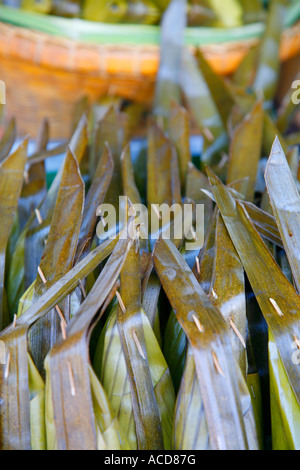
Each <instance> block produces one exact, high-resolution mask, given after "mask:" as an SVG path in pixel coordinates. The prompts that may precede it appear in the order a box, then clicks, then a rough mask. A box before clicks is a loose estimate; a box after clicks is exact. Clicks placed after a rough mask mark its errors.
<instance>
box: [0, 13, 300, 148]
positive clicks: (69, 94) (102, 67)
mask: <svg viewBox="0 0 300 470" xmlns="http://www.w3.org/2000/svg"><path fill="white" fill-rule="evenodd" d="M257 41H258V40H256V39H253V40H246V41H241V42H230V43H224V44H210V45H206V46H203V47H202V50H203V52H204V55H205V57H206V58H207V59H208V61H209V62H210V64H211V65H212V66H213V68H214V69H215V70H216V71H217V72H218V73H219V74H222V75H228V74H230V73H232V72H233V71H234V70H236V68H237V67H238V65H239V64H240V62H241V60H242V59H243V58H244V57H245V55H246V54H247V52H248V51H249V49H250V48H251V47H253V45H255V44H256V43H257ZM299 52H300V22H299V23H297V24H296V25H294V26H293V27H292V28H290V29H288V30H286V31H285V32H284V34H283V38H282V42H281V48H280V58H281V60H282V61H286V60H287V59H289V58H291V57H294V56H295V55H297V54H298V53H299ZM158 66H159V47H157V46H131V47H129V46H126V45H123V46H119V45H118V46H116V45H113V46H109V45H95V44H86V43H80V42H78V41H75V40H69V39H65V38H60V37H55V36H51V35H48V34H44V33H40V32H36V31H32V30H28V29H25V28H21V27H16V26H12V25H8V24H5V23H0V79H1V80H4V81H5V84H6V101H7V112H8V114H9V115H15V116H17V121H18V129H19V132H20V133H21V134H27V133H29V134H31V135H35V134H36V132H37V128H38V124H39V123H40V122H41V119H43V118H44V117H47V118H49V119H50V122H51V137H52V138H54V139H60V138H65V137H67V136H68V135H69V131H70V121H71V114H72V109H73V105H74V102H75V101H76V100H78V99H79V98H80V97H81V96H83V95H87V96H88V97H89V99H90V100H91V101H93V100H95V99H97V98H98V97H99V96H102V95H106V94H108V95H119V96H122V97H124V98H127V99H134V100H135V101H137V102H142V103H150V102H151V100H152V97H153V90H154V85H155V78H156V73H157V70H158Z"/></svg>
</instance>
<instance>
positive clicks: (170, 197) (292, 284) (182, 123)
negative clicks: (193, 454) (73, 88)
mask: <svg viewBox="0 0 300 470" xmlns="http://www.w3.org/2000/svg"><path fill="white" fill-rule="evenodd" d="M280 16H281V10H280V8H279V4H278V3H277V2H275V7H274V8H273V10H272V17H270V20H269V22H268V25H267V29H266V32H265V36H264V38H263V39H262V42H261V44H260V46H259V47H256V48H254V49H253V50H251V52H250V54H249V55H248V56H247V57H246V58H245V60H244V61H243V62H242V63H241V65H240V67H239V69H238V70H237V72H236V73H235V74H234V76H232V77H230V78H227V79H226V80H225V79H223V78H221V77H219V76H217V75H216V74H215V73H214V72H213V70H212V69H211V68H210V66H209V65H208V63H207V62H206V61H205V58H204V57H203V56H202V55H201V53H200V52H199V51H198V52H197V53H196V56H192V55H191V54H190V52H188V51H186V50H183V51H181V53H182V61H181V65H180V67H179V69H180V70H179V72H180V77H181V78H180V80H179V81H177V80H174V82H173V83H171V82H172V80H171V82H164V80H163V79H161V78H159V80H158V85H157V90H156V96H155V103H154V107H153V113H149V112H147V110H145V109H143V107H142V106H140V105H136V104H134V103H128V102H127V103H124V102H123V101H122V100H120V99H112V98H111V99H102V100H101V101H100V102H99V103H97V104H95V105H94V106H93V107H92V108H89V109H88V108H87V104H86V100H84V99H82V100H80V102H78V103H77V105H76V108H75V110H74V123H73V129H72V136H71V138H70V140H68V142H67V143H63V144H61V145H60V146H59V147H56V148H55V149H54V150H52V151H50V150H48V149H47V142H48V139H49V126H48V123H47V121H45V122H43V123H42V124H41V127H40V131H39V134H38V136H37V138H36V150H35V152H34V154H31V155H30V156H29V157H28V156H27V144H28V140H27V139H25V140H24V141H23V142H22V143H21V144H20V145H19V146H18V147H17V149H16V150H14V151H13V152H11V148H12V145H13V143H14V141H15V134H16V127H15V122H14V120H12V121H10V122H9V123H8V124H7V127H6V129H5V132H4V134H3V137H2V140H1V142H0V155H1V166H0V192H1V203H0V220H1V236H0V247H1V263H0V276H1V279H0V295H1V298H0V301H1V302H0V308H1V317H0V318H1V334H0V339H1V341H2V343H1V347H2V346H3V343H4V345H5V361H3V362H5V364H3V365H1V366H0V397H1V401H0V445H1V448H2V449H113V450H118V449H119V450H120V449H150V450H155V449H166V450H169V449H175V450H183V449H185V450H187V449H263V448H267V449H269V448H271V447H272V448H273V449H299V448H300V406H299V405H300V366H299V359H300V358H299V355H298V349H299V348H300V298H299V295H298V292H299V289H300V264H299V260H300V256H299V253H300V238H299V236H300V198H299V193H298V190H299V171H298V168H299V150H298V146H297V144H299V142H300V138H299V130H297V129H298V128H297V125H296V120H295V116H296V114H297V110H299V107H298V108H297V106H295V105H294V104H293V103H292V100H291V93H292V92H294V91H295V90H291V92H289V94H288V96H286V97H285V99H284V100H283V101H282V102H281V103H277V104H276V106H275V103H274V96H275V93H276V90H277V86H278V85H277V84H278V73H279V59H278V44H279V38H280V33H281V31H280V29H279V28H278V24H279V23H280ZM169 65H170V64H169ZM162 66H163V54H162ZM266 70H267V73H265V72H266ZM160 77H161V76H160ZM174 97H176V99H177V101H175V100H174ZM162 98H163V99H162ZM179 100H181V101H179ZM157 110H161V112H159V111H157ZM188 110H189V111H188ZM150 114H151V115H150ZM191 122H193V126H194V127H193V128H195V129H196V131H197V132H198V133H199V134H201V135H202V137H203V141H204V147H203V151H202V152H201V155H200V158H194V159H192V158H191V155H190V146H189V143H190V142H189V140H190V132H191V129H192V127H191ZM137 129H138V132H139V135H141V133H142V134H143V133H144V134H143V135H145V136H146V145H145V148H144V149H143V151H141V152H140V154H139V156H138V157H137V158H136V159H135V160H134V163H133V160H132V158H131V153H130V146H129V145H128V142H129V141H130V140H131V139H132V138H133V137H135V136H136V135H137ZM62 150H64V151H65V158H64V160H63V163H62V166H61V168H60V169H59V171H58V173H57V175H56V176H55V178H54V180H53V182H52V184H51V185H50V187H48V189H47V185H46V175H45V159H46V158H51V155H54V154H59V153H60V152H61V151H62ZM269 155H270V156H269ZM268 156H269V159H268V162H267V165H266V169H265V173H264V167H263V162H264V161H266V159H267V157H268ZM264 159H265V160H264ZM259 169H260V170H259ZM257 174H262V175H263V174H264V178H261V179H262V181H260V183H259V184H257ZM264 181H265V184H264ZM48 186H49V184H48ZM120 195H125V196H128V199H129V200H130V202H128V207H127V208H128V212H129V216H128V225H127V227H124V229H123V230H127V229H128V232H129V233H128V234H127V232H126V236H125V237H124V236H122V237H121V236H120V235H117V236H116V237H115V238H113V239H110V238H108V239H106V240H102V241H100V240H99V237H97V236H96V234H95V231H96V226H97V224H98V223H99V220H100V219H99V214H98V215H97V212H96V210H97V207H98V206H99V205H100V204H101V203H103V202H106V203H111V204H114V205H115V207H117V205H118V200H119V196H120ZM140 202H142V203H144V204H147V205H148V206H149V207H150V205H151V204H162V203H167V204H170V205H171V204H173V203H179V204H183V203H184V202H193V203H195V204H204V205H205V242H204V245H203V247H202V249H201V250H200V252H196V253H193V252H192V253H191V252H187V251H186V250H185V240H173V241H172V240H165V239H163V237H158V238H157V240H156V243H155V240H154V242H152V243H149V242H148V241H147V240H140V239H139V234H140V233H141V230H142V227H141V226H140V227H138V226H137V225H136V223H135V214H134V211H132V210H130V209H131V208H132V207H131V206H130V203H131V204H137V203H140ZM127 208H125V209H123V210H127ZM100 223H101V221H100ZM161 230H162V231H163V227H162V228H161Z"/></svg>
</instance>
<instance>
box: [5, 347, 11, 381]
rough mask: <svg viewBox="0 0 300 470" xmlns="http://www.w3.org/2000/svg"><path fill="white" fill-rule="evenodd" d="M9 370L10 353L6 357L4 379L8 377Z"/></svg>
mask: <svg viewBox="0 0 300 470" xmlns="http://www.w3.org/2000/svg"><path fill="white" fill-rule="evenodd" d="M9 368H10V351H8V353H7V356H6V363H5V370H4V379H7V378H8V376H9Z"/></svg>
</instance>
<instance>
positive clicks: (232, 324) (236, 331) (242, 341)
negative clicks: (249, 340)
mask: <svg viewBox="0 0 300 470" xmlns="http://www.w3.org/2000/svg"><path fill="white" fill-rule="evenodd" d="M229 323H230V326H231V328H232V329H233V331H234V332H235V334H236V335H237V337H238V338H239V340H240V342H241V343H242V345H243V347H244V349H246V343H245V340H244V338H243V336H242V334H241V333H240V331H239V330H238V328H237V326H236V324H235V323H234V321H233V320H232V318H230V320H229Z"/></svg>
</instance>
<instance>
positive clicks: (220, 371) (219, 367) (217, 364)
mask: <svg viewBox="0 0 300 470" xmlns="http://www.w3.org/2000/svg"><path fill="white" fill-rule="evenodd" d="M211 355H212V358H213V362H214V366H215V369H216V371H217V372H218V373H219V374H220V375H222V376H223V377H225V374H224V372H223V369H222V367H221V366H220V363H219V359H218V358H217V355H216V353H215V352H214V351H212V353H211Z"/></svg>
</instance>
